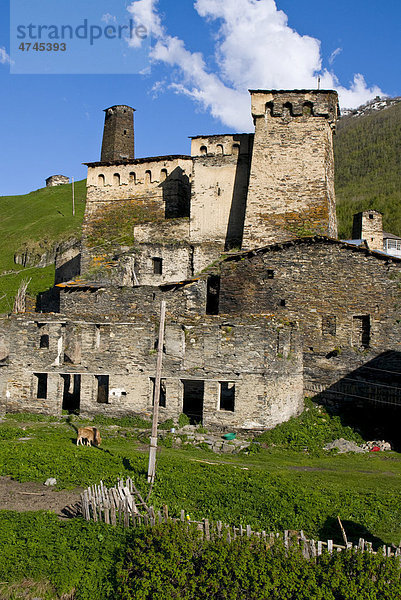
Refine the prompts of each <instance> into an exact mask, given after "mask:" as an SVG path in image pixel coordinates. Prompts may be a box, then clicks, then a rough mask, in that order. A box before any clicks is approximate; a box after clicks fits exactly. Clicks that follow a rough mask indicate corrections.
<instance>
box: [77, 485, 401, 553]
mask: <svg viewBox="0 0 401 600" xmlns="http://www.w3.org/2000/svg"><path fill="white" fill-rule="evenodd" d="M81 505H82V515H83V516H84V518H85V519H86V520H87V521H90V520H93V521H104V522H105V523H108V524H111V525H117V524H119V525H121V524H122V525H123V526H124V527H135V526H137V525H140V524H144V525H150V526H155V525H157V524H159V523H171V522H178V521H180V522H182V523H186V524H187V525H188V526H195V527H196V528H197V529H198V530H199V532H200V535H201V536H202V537H203V539H205V540H214V539H217V538H223V539H225V540H227V541H228V542H231V541H233V540H235V539H237V538H240V537H248V538H251V537H255V538H258V539H262V540H265V541H266V545H268V546H271V545H273V544H274V542H275V541H277V540H281V541H282V542H283V543H284V546H285V547H286V548H289V547H290V546H298V547H300V548H301V550H302V554H303V556H304V557H305V558H314V557H316V556H320V555H321V554H322V553H323V551H324V550H326V551H328V552H330V553H333V552H342V551H343V550H351V551H353V552H369V553H372V554H382V555H383V556H385V557H390V556H396V557H398V558H399V560H400V562H401V547H400V546H399V547H397V548H392V547H388V546H383V547H382V548H381V549H379V550H377V551H374V550H373V547H372V543H371V542H367V541H366V540H364V539H363V538H360V539H359V542H358V544H353V543H352V542H347V545H340V544H335V543H334V542H333V540H327V541H319V540H318V541H316V540H309V539H307V538H306V537H305V535H304V533H303V531H290V530H286V531H284V532H282V533H266V531H253V530H252V528H251V526H250V525H246V526H243V525H239V526H238V527H235V526H232V525H227V524H225V523H222V522H221V521H209V519H203V520H202V521H195V520H193V519H191V518H190V517H189V515H187V514H186V513H185V511H184V510H181V515H180V517H179V518H172V517H170V516H169V513H168V507H167V506H163V509H162V510H161V511H160V510H159V511H157V512H155V510H154V509H153V507H152V506H147V504H146V502H145V501H144V500H143V498H142V496H141V494H140V493H139V491H138V490H137V489H136V487H135V485H134V483H133V481H132V480H131V479H130V478H128V479H127V480H126V481H125V482H124V481H123V480H119V481H118V484H117V486H116V487H114V488H110V489H108V488H107V487H106V486H105V485H104V484H103V482H102V481H101V482H100V485H98V486H96V485H94V486H91V487H89V488H88V489H87V490H85V491H84V492H83V494H81Z"/></svg>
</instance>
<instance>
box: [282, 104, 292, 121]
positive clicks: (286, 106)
mask: <svg viewBox="0 0 401 600" xmlns="http://www.w3.org/2000/svg"><path fill="white" fill-rule="evenodd" d="M286 115H287V116H290V117H293V116H294V112H293V108H292V104H291V102H286V103H285V104H284V106H283V116H286Z"/></svg>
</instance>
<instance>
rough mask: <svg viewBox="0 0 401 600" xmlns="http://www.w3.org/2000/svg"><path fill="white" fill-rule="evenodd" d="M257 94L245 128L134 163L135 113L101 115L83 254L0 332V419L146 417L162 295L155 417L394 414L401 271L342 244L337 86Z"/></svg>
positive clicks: (260, 421) (400, 384) (375, 250)
mask: <svg viewBox="0 0 401 600" xmlns="http://www.w3.org/2000/svg"><path fill="white" fill-rule="evenodd" d="M250 95H251V106H252V115H253V119H254V124H255V132H254V134H241V133H238V134H233V135H210V136H208V135H205V136H196V137H193V138H192V140H191V156H184V155H179V156H177V155H174V156H157V157H151V158H135V152H134V110H133V109H132V108H130V107H129V106H121V105H118V106H113V107H110V108H108V109H107V110H106V111H105V113H106V114H105V126H104V136H103V144H102V151H101V160H100V161H99V162H92V163H87V166H88V177H87V203H86V212H85V217H84V223H83V237H82V246H81V249H80V253H79V256H78V257H77V256H68V260H66V261H65V263H64V264H62V263H61V264H59V265H58V269H57V280H56V285H55V287H54V288H53V289H52V290H51V291H50V292H49V293H46V294H43V295H41V297H39V299H38V304H37V308H36V310H37V312H36V313H29V314H20V315H13V316H5V317H4V318H3V319H2V321H1V326H0V365H1V370H0V374H1V380H0V403H1V404H0V407H1V409H2V410H3V411H21V410H29V411H38V412H46V413H50V414H60V413H61V411H62V410H67V411H80V412H81V414H83V415H94V414H105V415H116V416H117V415H122V414H132V413H135V414H141V415H149V414H150V413H151V410H152V400H153V391H154V378H155V365H156V353H157V333H158V322H159V311H160V302H161V300H165V301H166V303H167V321H166V323H167V325H166V337H165V344H164V347H163V375H162V377H163V378H162V383H161V397H160V406H161V408H160V414H161V420H165V419H167V418H170V417H171V418H173V419H176V418H177V417H178V416H179V414H180V413H185V414H187V415H188V416H189V417H190V419H191V421H192V422H202V423H203V424H205V425H206V426H218V427H222V428H230V429H231V428H244V429H260V428H266V427H273V426H275V425H276V424H278V423H280V422H283V421H285V420H287V419H289V418H290V417H291V416H294V415H297V414H299V412H300V411H301V410H302V407H303V398H304V396H305V395H309V396H322V397H326V398H330V397H334V398H340V399H348V400H350V401H351V402H359V401H360V400H361V399H364V400H366V401H369V402H384V403H388V404H395V405H396V404H397V403H400V401H401V381H400V378H401V375H400V373H401V369H400V360H399V357H400V341H399V340H400V330H401V319H400V301H401V297H400V286H401V260H400V259H399V258H397V257H392V256H389V255H387V254H385V253H383V252H382V251H380V250H379V242H378V241H377V240H376V239H375V235H374V234H373V233H372V236H371V237H373V242H374V243H373V244H371V243H370V240H369V243H364V244H359V245H358V244H354V243H348V242H344V241H340V240H338V239H337V222H336V206H335V195H334V161H333V133H334V132H335V126H336V120H337V117H338V98H337V93H336V92H334V91H325V90H290V91H285V90H251V91H250ZM77 258H78V259H79V260H77ZM72 264H73V265H74V268H72V267H71V265H72ZM77 264H79V265H80V267H79V269H80V270H79V272H78V271H77V269H76V266H77Z"/></svg>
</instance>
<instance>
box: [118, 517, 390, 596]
mask: <svg viewBox="0 0 401 600" xmlns="http://www.w3.org/2000/svg"><path fill="white" fill-rule="evenodd" d="M128 545H129V549H128V550H127V551H126V552H125V555H124V557H123V558H122V560H120V562H119V563H118V566H117V576H116V580H117V586H118V588H117V590H118V591H117V596H116V597H117V598H121V599H124V600H151V599H154V598H157V599H158V600H172V599H174V598H177V599H178V598H180V599H182V600H214V599H215V600H222V599H224V600H270V599H274V600H295V599H296V600H310V599H311V598H313V599H314V600H340V599H341V600H367V599H369V600H394V599H395V598H400V597H401V596H400V594H401V584H400V566H399V564H398V561H397V560H396V559H395V558H391V559H385V558H383V556H380V554H378V555H372V554H368V553H364V554H362V553H357V554H354V553H352V552H342V553H340V554H337V553H335V554H333V555H330V554H328V553H324V554H323V555H322V556H321V557H319V558H318V559H317V560H306V559H304V558H303V557H302V554H301V553H300V552H299V550H298V549H290V551H289V552H286V551H285V549H284V548H283V547H282V545H281V544H279V543H277V544H275V545H274V546H273V547H272V548H266V545H265V544H264V543H263V541H261V540H258V539H247V538H240V539H238V538H237V540H235V541H233V542H232V543H231V544H230V543H228V542H226V541H224V540H222V539H216V540H214V541H212V542H204V541H202V540H201V539H200V537H199V534H198V532H197V530H196V529H195V528H192V527H188V526H186V525H182V524H180V523H175V524H173V523H171V524H168V525H161V526H158V527H155V528H153V529H142V530H141V531H138V530H137V531H134V532H133V533H132V536H131V538H130V539H129V541H128Z"/></svg>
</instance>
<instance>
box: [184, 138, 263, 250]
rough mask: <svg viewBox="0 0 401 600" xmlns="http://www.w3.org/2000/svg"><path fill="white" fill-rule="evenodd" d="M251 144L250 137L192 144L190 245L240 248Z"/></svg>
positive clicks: (198, 139)
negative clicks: (207, 243)
mask: <svg viewBox="0 0 401 600" xmlns="http://www.w3.org/2000/svg"><path fill="white" fill-rule="evenodd" d="M252 141H253V136H252V135H249V134H243V135H236V136H228V135H226V136H212V137H208V138H207V137H201V138H194V139H193V140H192V154H193V155H194V154H195V156H194V158H193V179H192V196H191V227H190V239H191V242H194V243H199V242H214V243H217V244H220V245H221V247H222V248H223V249H224V248H230V247H234V246H237V247H240V246H241V241H242V232H243V227H244V219H245V206H246V197H247V193H248V182H249V167H250V153H251V150H252ZM201 149H204V150H203V151H201Z"/></svg>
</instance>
